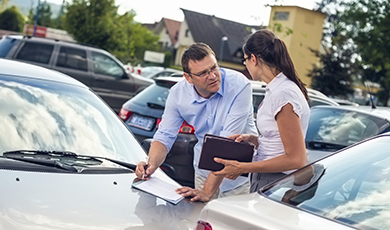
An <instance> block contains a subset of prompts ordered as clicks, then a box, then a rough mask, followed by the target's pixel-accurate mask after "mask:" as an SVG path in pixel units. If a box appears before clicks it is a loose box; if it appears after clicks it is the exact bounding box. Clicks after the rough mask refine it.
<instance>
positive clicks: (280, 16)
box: [274, 11, 290, 21]
mask: <svg viewBox="0 0 390 230" xmlns="http://www.w3.org/2000/svg"><path fill="white" fill-rule="evenodd" d="M289 17H290V12H286V11H279V12H278V11H277V12H275V18H274V20H279V21H288V18H289Z"/></svg>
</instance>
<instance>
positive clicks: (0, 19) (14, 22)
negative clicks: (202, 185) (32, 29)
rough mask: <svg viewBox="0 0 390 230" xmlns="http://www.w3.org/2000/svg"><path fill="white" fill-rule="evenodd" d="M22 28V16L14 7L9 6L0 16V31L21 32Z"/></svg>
mask: <svg viewBox="0 0 390 230" xmlns="http://www.w3.org/2000/svg"><path fill="white" fill-rule="evenodd" d="M23 26H24V19H23V16H22V15H21V14H20V13H19V11H18V8H16V6H11V7H10V8H8V9H6V10H5V11H3V12H2V13H1V14H0V29H3V30H10V31H16V32H22V31H23Z"/></svg>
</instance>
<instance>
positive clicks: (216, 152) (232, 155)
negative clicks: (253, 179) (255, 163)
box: [198, 134, 255, 176]
mask: <svg viewBox="0 0 390 230" xmlns="http://www.w3.org/2000/svg"><path fill="white" fill-rule="evenodd" d="M254 150H255V146H254V145H253V144H251V143H248V142H236V141H234V140H232V139H230V138H226V137H221V136H216V135H211V134H206V135H205V136H204V138H203V147H202V151H201V154H200V160H199V165H198V167H199V168H200V169H206V170H210V171H220V170H222V169H223V168H224V167H225V166H224V165H223V164H220V163H217V162H215V161H214V157H219V158H222V159H226V160H236V161H240V162H251V161H252V157H253V153H254ZM243 176H244V175H243Z"/></svg>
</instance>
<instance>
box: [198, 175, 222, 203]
mask: <svg viewBox="0 0 390 230" xmlns="http://www.w3.org/2000/svg"><path fill="white" fill-rule="evenodd" d="M223 178H224V176H216V175H214V174H212V173H209V176H208V177H207V180H206V183H205V185H204V187H203V189H202V190H203V192H205V193H206V194H207V195H208V196H209V197H208V198H209V199H211V197H212V196H213V195H214V193H215V192H216V191H217V190H218V188H219V186H220V185H221V183H222V180H223Z"/></svg>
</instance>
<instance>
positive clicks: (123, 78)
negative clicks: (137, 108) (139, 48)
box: [91, 51, 136, 111]
mask: <svg viewBox="0 0 390 230" xmlns="http://www.w3.org/2000/svg"><path fill="white" fill-rule="evenodd" d="M91 60H92V70H93V71H92V75H93V83H92V89H93V90H95V92H97V93H98V94H99V95H100V96H101V97H102V98H103V100H105V101H106V102H107V103H108V105H110V106H111V108H112V109H114V110H115V111H119V110H120V108H121V106H122V104H124V103H125V102H126V101H127V100H128V99H129V98H131V97H132V96H133V95H134V93H135V91H136V88H135V85H134V80H133V78H130V77H129V76H128V75H127V73H126V71H125V69H124V68H123V66H122V65H121V64H120V63H119V62H118V61H116V60H115V59H114V58H113V57H111V56H109V55H107V54H105V53H103V52H98V51H91Z"/></svg>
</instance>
